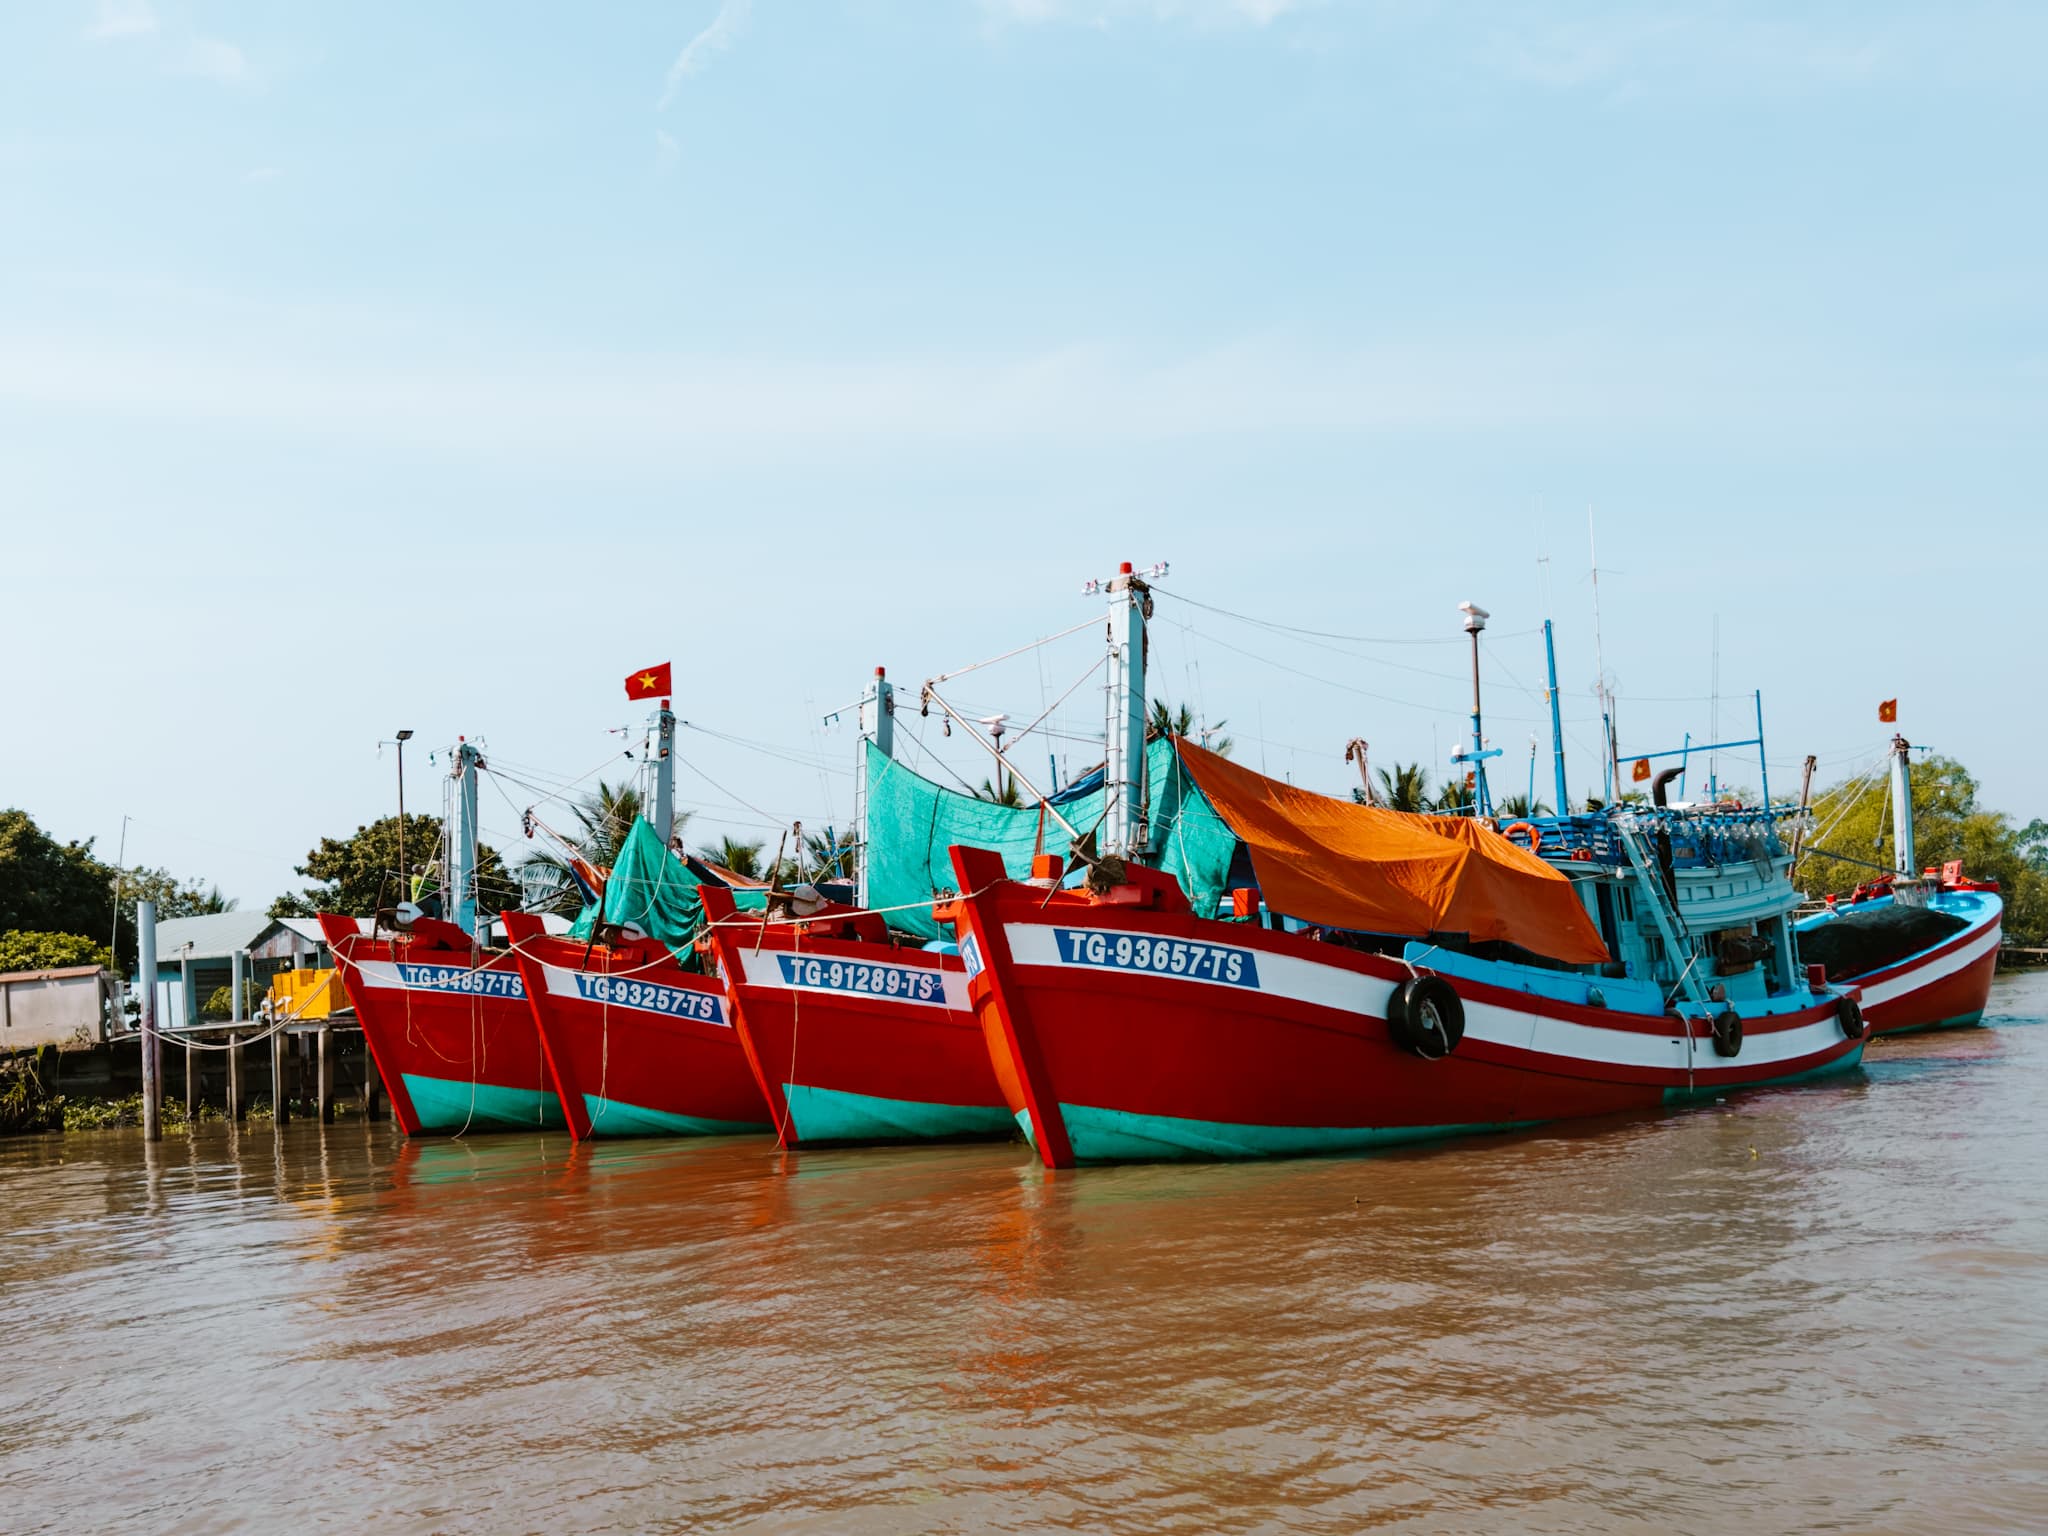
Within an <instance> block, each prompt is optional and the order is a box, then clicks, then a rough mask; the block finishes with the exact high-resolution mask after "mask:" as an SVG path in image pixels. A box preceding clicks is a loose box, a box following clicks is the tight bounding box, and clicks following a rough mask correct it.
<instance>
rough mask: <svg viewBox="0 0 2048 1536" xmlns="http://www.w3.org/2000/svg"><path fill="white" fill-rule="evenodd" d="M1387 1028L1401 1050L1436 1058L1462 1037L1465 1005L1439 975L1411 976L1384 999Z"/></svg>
mask: <svg viewBox="0 0 2048 1536" xmlns="http://www.w3.org/2000/svg"><path fill="white" fill-rule="evenodd" d="M1387 1029H1388V1032H1389V1033H1391V1034H1392V1035H1393V1037H1394V1043H1395V1044H1396V1045H1398V1046H1400V1047H1401V1049H1403V1050H1404V1051H1409V1052H1411V1053H1413V1054H1414V1055H1417V1056H1420V1057H1422V1058H1423V1059H1424V1060H1426V1061H1436V1060H1439V1059H1441V1058H1442V1057H1445V1056H1448V1055H1450V1054H1451V1052H1453V1051H1455V1050H1456V1049H1457V1048H1458V1042H1459V1041H1460V1040H1462V1039H1464V1038H1465V1004H1464V1001H1463V999H1461V998H1460V997H1459V996H1458V993H1457V989H1456V988H1454V987H1453V986H1452V985H1451V984H1450V983H1449V982H1448V981H1445V980H1444V979H1443V977H1441V976H1410V977H1409V978H1408V979H1407V980H1406V981H1404V982H1402V983H1401V984H1400V985H1399V986H1398V987H1396V988H1394V995H1393V996H1392V997H1391V998H1389V999H1388V1001H1387Z"/></svg>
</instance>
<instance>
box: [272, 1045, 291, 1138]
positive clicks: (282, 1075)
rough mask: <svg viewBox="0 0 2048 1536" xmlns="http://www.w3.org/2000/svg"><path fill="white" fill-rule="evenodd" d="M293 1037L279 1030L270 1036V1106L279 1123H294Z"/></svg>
mask: <svg viewBox="0 0 2048 1536" xmlns="http://www.w3.org/2000/svg"><path fill="white" fill-rule="evenodd" d="M291 1039H292V1037H291V1036H290V1035H288V1034H286V1033H285V1032H284V1031H283V1030H281V1029H280V1030H279V1031H278V1032H277V1033H276V1034H274V1035H272V1036H271V1037H270V1107H271V1112H272V1113H273V1114H275V1115H276V1116H277V1123H278V1124H279V1125H290V1124H291V1123H292V1096H291V1082H290V1067H291V1063H290V1062H289V1061H288V1060H287V1059H286V1058H287V1056H288V1055H289V1048H290V1046H291Z"/></svg>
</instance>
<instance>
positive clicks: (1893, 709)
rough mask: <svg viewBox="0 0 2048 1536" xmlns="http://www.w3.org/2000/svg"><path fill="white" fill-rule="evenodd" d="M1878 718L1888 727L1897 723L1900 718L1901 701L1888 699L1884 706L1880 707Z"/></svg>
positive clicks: (1878, 707)
mask: <svg viewBox="0 0 2048 1536" xmlns="http://www.w3.org/2000/svg"><path fill="white" fill-rule="evenodd" d="M1877 718H1878V719H1880V720H1882V721H1883V722H1884V723H1885V724H1886V725H1890V724H1892V723H1893V722H1894V721H1896V720H1897V719H1898V718H1899V701H1898V700H1897V699H1886V700H1885V701H1884V702H1883V703H1882V704H1880V705H1878V706H1877Z"/></svg>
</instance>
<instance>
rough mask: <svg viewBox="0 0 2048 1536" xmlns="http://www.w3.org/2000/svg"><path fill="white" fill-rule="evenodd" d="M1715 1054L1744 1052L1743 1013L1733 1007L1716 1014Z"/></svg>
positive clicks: (1727, 1054)
mask: <svg viewBox="0 0 2048 1536" xmlns="http://www.w3.org/2000/svg"><path fill="white" fill-rule="evenodd" d="M1714 1054H1715V1055H1716V1056H1740V1055H1741V1054H1742V1015H1741V1014H1739V1013H1737V1012H1736V1011H1735V1010H1734V1009H1733V1008H1723V1009H1722V1010H1721V1011H1720V1012H1719V1013H1718V1014H1716V1015H1715V1016H1714Z"/></svg>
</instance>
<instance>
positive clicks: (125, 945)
mask: <svg viewBox="0 0 2048 1536" xmlns="http://www.w3.org/2000/svg"><path fill="white" fill-rule="evenodd" d="M117 888H118V890H119V893H120V895H119V902H118V904H119V906H120V909H121V922H120V934H119V942H118V946H117V955H116V958H117V960H118V961H119V962H120V964H121V965H122V966H123V967H124V968H126V969H129V970H132V969H133V968H134V965H135V904H136V902H138V901H142V900H148V901H154V902H155V903H156V915H157V919H158V921H162V920H164V919H166V918H173V917H193V916H196V915H198V914H200V913H203V912H226V911H230V910H232V909H233V907H234V902H233V901H232V900H230V899H229V898H227V897H225V896H223V895H222V894H221V893H220V887H218V886H212V885H202V884H201V883H199V882H198V881H196V880H184V879H180V878H178V877H177V876H175V875H173V874H172V873H171V872H170V871H169V870H167V869H151V868H149V867H147V866H141V867H138V868H135V869H128V870H120V871H116V870H115V869H114V868H113V866H111V865H109V864H105V863H102V862H101V861H100V860H99V859H98V858H96V857H95V856H94V855H93V851H92V839H90V838H87V839H86V840H85V841H84V842H82V843H80V842H70V843H60V842H58V841H57V840H56V839H54V838H52V837H51V836H50V835H49V834H48V833H46V832H44V831H43V830H42V828H41V827H39V826H37V825H36V823H35V820H34V818H33V817H31V816H30V815H29V814H28V813H27V812H26V811H18V810H9V811H0V932H5V931H7V930H9V929H26V930H29V931H32V932H40V933H69V934H78V935H81V936H83V937H85V938H88V939H94V940H97V939H99V938H101V937H103V936H105V935H107V934H109V933H111V932H112V931H113V929H114V908H115V906H116V897H115V892H116V889H117Z"/></svg>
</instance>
